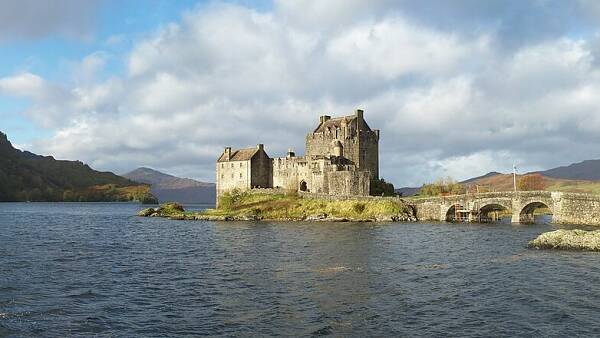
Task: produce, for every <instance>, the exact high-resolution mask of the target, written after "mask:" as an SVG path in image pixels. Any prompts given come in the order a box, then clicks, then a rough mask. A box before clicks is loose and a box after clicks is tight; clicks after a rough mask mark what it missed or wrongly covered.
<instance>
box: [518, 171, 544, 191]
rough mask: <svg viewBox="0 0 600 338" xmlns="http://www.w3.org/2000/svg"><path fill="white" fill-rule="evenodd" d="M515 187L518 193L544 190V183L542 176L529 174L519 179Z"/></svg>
mask: <svg viewBox="0 0 600 338" xmlns="http://www.w3.org/2000/svg"><path fill="white" fill-rule="evenodd" d="M517 186H518V188H519V190H520V191H532V190H544V189H546V182H545V180H544V177H543V176H542V175H540V174H530V175H525V176H523V177H521V178H519V183H518V184H517Z"/></svg>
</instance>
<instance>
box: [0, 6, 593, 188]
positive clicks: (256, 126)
mask: <svg viewBox="0 0 600 338" xmlns="http://www.w3.org/2000/svg"><path fill="white" fill-rule="evenodd" d="M355 109H363V110H364V111H365V113H364V114H365V119H366V120H367V122H368V123H369V125H370V126H371V127H372V128H377V129H380V130H381V139H380V145H379V147H380V174H381V176H382V177H384V178H385V179H386V180H388V181H391V182H392V183H394V184H395V185H396V186H397V187H401V186H420V185H421V184H423V183H425V182H431V181H433V180H435V179H437V178H440V177H447V176H450V177H453V178H455V179H459V180H461V179H466V178H470V177H474V176H478V175H482V174H485V173H487V172H490V171H500V172H510V171H512V166H513V164H516V165H517V167H518V168H519V171H520V172H527V171H535V170H541V169H547V168H552V167H555V166H559V165H566V164H569V163H573V162H579V161H582V160H586V159H598V158H600V147H599V145H600V132H599V131H600V2H598V1H595V0H573V1H564V0H556V1H552V0H530V1H522V0H502V1H500V0H488V1H480V0H455V1H440V0H421V1H408V0H407V1H402V0H397V1H396V0H395V1H391V0H370V1H357V0H328V1H308V0H294V1H279V0H274V1H267V0H265V1H223V2H221V1H192V0H180V1H167V0H147V1H146V0H144V1H142V0H123V1H117V0H104V1H103V0H86V1H79V0H53V1H48V2H44V1H38V0H2V1H0V131H2V132H4V133H6V134H7V135H8V137H9V139H10V140H11V141H12V142H13V144H14V145H15V146H17V147H19V148H20V149H24V150H29V151H32V152H35V153H38V154H43V155H52V156H54V157H55V158H58V159H69V160H81V161H84V162H86V163H88V164H89V165H90V166H92V167H93V168H95V169H98V170H109V171H113V172H116V173H125V172H127V171H130V170H133V169H135V168H137V167H140V166H147V167H152V168H155V169H158V170H161V171H164V172H167V173H171V174H174V175H178V176H182V177H190V178H195V179H199V180H203V181H214V180H215V178H214V175H215V173H214V169H215V160H216V158H217V157H218V156H219V154H220V153H221V152H222V150H223V148H224V147H226V146H232V147H234V148H241V147H252V146H255V145H256V144H258V143H263V144H265V147H266V150H267V152H268V153H269V155H270V156H272V157H274V156H283V155H284V154H285V152H286V150H287V149H288V148H290V147H291V148H294V149H295V150H296V153H298V154H302V153H303V151H304V138H305V135H306V133H307V132H309V131H310V130H311V129H314V128H315V127H316V125H317V124H318V120H319V116H320V115H325V114H327V115H333V116H339V115H351V114H353V111H354V110H355Z"/></svg>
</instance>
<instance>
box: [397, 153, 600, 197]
mask: <svg viewBox="0 0 600 338" xmlns="http://www.w3.org/2000/svg"><path fill="white" fill-rule="evenodd" d="M527 174H540V175H542V178H543V181H544V183H545V185H546V190H551V191H564V192H581V193H600V160H587V161H583V162H579V163H573V164H571V165H568V166H562V167H557V168H553V169H548V170H544V171H537V172H531V173H527ZM527 174H526V175H527ZM520 177H522V175H517V179H519V178H520ZM460 183H462V184H465V185H468V186H471V187H476V186H479V188H480V189H483V190H488V189H489V190H492V191H508V190H512V189H514V182H513V175H512V174H502V173H499V172H495V171H493V172H490V173H487V174H485V175H483V176H478V177H474V178H470V179H468V180H464V181H462V182H460ZM419 189H420V188H409V187H407V188H400V189H396V192H402V193H403V196H413V195H416V194H417V193H418V191H419Z"/></svg>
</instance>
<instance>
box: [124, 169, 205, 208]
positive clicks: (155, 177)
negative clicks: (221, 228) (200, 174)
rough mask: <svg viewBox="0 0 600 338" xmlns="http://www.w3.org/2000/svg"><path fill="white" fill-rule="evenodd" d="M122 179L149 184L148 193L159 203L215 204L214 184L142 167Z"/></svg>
mask: <svg viewBox="0 0 600 338" xmlns="http://www.w3.org/2000/svg"><path fill="white" fill-rule="evenodd" d="M123 177H126V178H128V179H130V180H132V181H136V182H140V183H146V184H150V186H151V190H150V191H151V192H152V194H154V195H155V196H156V197H157V198H158V199H159V200H160V201H161V202H167V201H175V202H180V203H215V198H216V185H215V184H214V183H207V182H200V181H196V180H192V179H190V178H180V177H176V176H173V175H169V174H165V173H162V172H160V171H157V170H154V169H151V168H143V167H142V168H138V169H135V170H134V171H131V172H129V173H127V174H124V175H123Z"/></svg>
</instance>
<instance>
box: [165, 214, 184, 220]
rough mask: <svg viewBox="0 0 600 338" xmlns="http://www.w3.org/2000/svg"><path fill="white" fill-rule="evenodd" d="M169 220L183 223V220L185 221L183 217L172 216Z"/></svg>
mask: <svg viewBox="0 0 600 338" xmlns="http://www.w3.org/2000/svg"><path fill="white" fill-rule="evenodd" d="M169 219H172V220H175V221H183V220H185V215H173V216H169Z"/></svg>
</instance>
